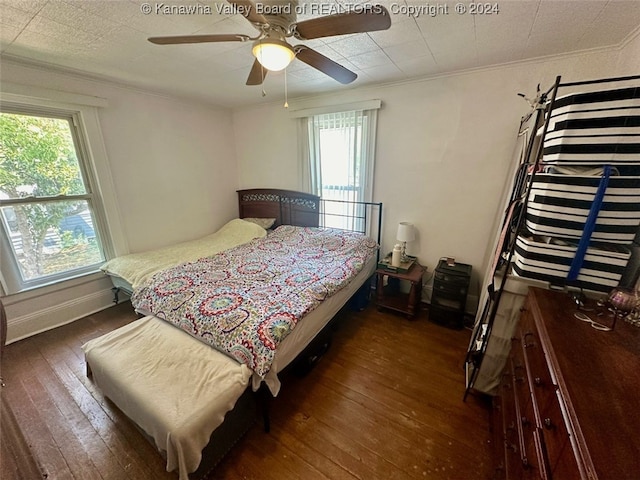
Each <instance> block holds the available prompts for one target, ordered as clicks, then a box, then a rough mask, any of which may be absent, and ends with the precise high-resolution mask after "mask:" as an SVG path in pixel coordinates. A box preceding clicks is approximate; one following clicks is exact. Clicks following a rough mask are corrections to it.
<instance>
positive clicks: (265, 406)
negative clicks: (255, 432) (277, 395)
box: [257, 383, 273, 433]
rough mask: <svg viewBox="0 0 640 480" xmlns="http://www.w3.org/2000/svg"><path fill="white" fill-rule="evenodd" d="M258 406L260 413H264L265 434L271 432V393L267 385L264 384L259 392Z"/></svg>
mask: <svg viewBox="0 0 640 480" xmlns="http://www.w3.org/2000/svg"><path fill="white" fill-rule="evenodd" d="M257 393H258V405H259V406H260V412H261V413H262V422H263V425H264V431H265V433H269V432H270V431H271V419H270V417H269V406H270V405H271V399H272V398H273V397H272V396H271V392H270V391H269V388H268V387H267V385H266V384H264V383H263V384H262V385H261V386H260V389H259V390H258V392H257Z"/></svg>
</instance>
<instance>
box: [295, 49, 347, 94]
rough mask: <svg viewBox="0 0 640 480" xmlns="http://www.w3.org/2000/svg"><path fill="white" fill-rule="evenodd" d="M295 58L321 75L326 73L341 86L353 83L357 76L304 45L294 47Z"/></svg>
mask: <svg viewBox="0 0 640 480" xmlns="http://www.w3.org/2000/svg"><path fill="white" fill-rule="evenodd" d="M294 50H295V52H296V57H297V58H298V59H300V60H302V61H303V62H304V63H306V64H307V65H309V66H311V67H313V68H315V69H317V70H320V71H321V72H322V73H326V74H327V75H329V76H330V77H331V78H333V79H334V80H337V81H338V82H340V83H342V84H345V85H346V84H347V83H351V82H353V81H354V80H355V79H356V78H358V75H356V74H355V73H353V72H352V71H351V70H349V69H348V68H344V67H343V66H342V65H340V64H338V63H336V62H334V61H333V60H331V59H330V58H328V57H325V56H324V55H322V54H321V53H318V52H316V51H315V50H312V49H311V48H309V47H305V46H304V45H296V46H295V48H294Z"/></svg>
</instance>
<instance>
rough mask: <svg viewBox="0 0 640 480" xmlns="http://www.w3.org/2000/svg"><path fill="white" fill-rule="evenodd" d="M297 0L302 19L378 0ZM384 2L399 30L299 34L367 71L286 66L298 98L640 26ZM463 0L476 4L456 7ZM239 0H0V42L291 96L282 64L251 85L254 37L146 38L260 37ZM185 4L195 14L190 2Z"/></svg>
mask: <svg viewBox="0 0 640 480" xmlns="http://www.w3.org/2000/svg"><path fill="white" fill-rule="evenodd" d="M263 1H264V0H263ZM299 2H300V3H299V5H298V10H299V11H300V12H301V13H300V14H299V15H298V21H300V20H305V19H308V18H313V17H317V16H321V15H323V14H330V13H334V12H336V11H338V9H346V8H350V7H353V6H354V5H357V4H363V3H371V2H368V1H367V2H364V1H362V0H354V1H347V0H299ZM379 3H382V4H383V5H385V6H386V7H387V8H388V9H389V10H390V12H391V21H392V25H391V28H390V29H389V30H386V31H381V32H371V33H363V34H354V35H345V36H337V37H328V38H324V39H317V40H311V41H305V42H300V41H298V40H295V39H293V40H291V39H290V41H291V43H292V44H297V43H304V44H305V45H307V46H309V47H311V48H314V49H316V50H318V51H319V52H320V53H322V54H324V55H326V56H328V57H330V58H331V59H333V60H335V61H336V62H338V63H340V64H341V65H343V66H345V67H347V68H349V69H350V70H352V71H354V72H355V73H357V74H358V79H357V80H356V81H355V82H354V83H352V84H350V85H347V86H344V85H341V84H340V83H338V82H336V81H335V80H333V79H331V78H329V77H327V76H326V75H324V74H322V73H320V72H319V71H317V70H315V69H313V68H311V67H309V66H308V65H306V64H304V63H302V62H300V61H294V62H293V63H292V64H291V66H290V67H289V68H288V69H287V75H286V76H287V85H288V92H289V97H290V98H291V97H295V96H302V95H310V94H314V93H318V92H326V91H331V90H338V89H343V90H344V89H348V88H353V87H354V86H356V87H357V86H361V85H369V84H376V83H387V82H393V81H401V80H407V79H411V78H419V77H428V76H431V75H440V74H444V73H448V72H454V71H461V70H466V69H472V68H478V67H485V66H490V65H496V64H503V63H508V62H515V61H522V60H526V59H532V58H537V57H544V56H549V55H556V54H561V53H568V52H575V51H580V50H589V49H593V48H599V47H607V46H616V45H620V44H621V43H622V42H624V41H625V40H626V39H628V38H630V36H632V35H634V34H635V33H637V31H638V28H639V26H640V1H638V0H630V1H624V0H608V1H607V0H602V1H600V0H598V1H585V0H573V1H560V0H501V1H498V2H496V3H490V4H489V5H491V6H492V8H491V9H490V10H491V13H482V12H477V13H476V14H472V13H471V12H470V9H471V4H470V2H465V1H463V2H451V1H441V2H426V1H415V0H398V1H390V0H382V1H381V2H379ZM456 4H461V5H464V6H465V9H466V11H465V12H464V13H459V12H457V11H456ZM494 5H496V6H497V7H495V8H494V7H493V6H494ZM229 6H230V5H229V4H228V3H226V2H225V1H224V0H218V1H206V0H201V1H195V0H191V1H179V0H167V1H164V2H162V1H155V0H148V1H142V0H83V1H74V0H65V1H62V0H0V52H1V53H2V55H3V57H4V58H5V59H8V60H10V59H26V60H28V61H30V62H36V63H42V64H46V65H55V66H57V67H60V68H63V69H68V70H71V71H75V72H84V73H87V74H90V75H91V76H93V77H98V78H105V79H109V80H112V81H118V82H121V83H126V84H130V85H134V86H137V87H141V88H145V89H149V90H153V91H158V92H166V93H169V94H173V95H180V96H187V97H191V98H197V99H199V100H201V101H206V102H210V103H213V104H216V105H221V106H226V107H234V106H240V105H248V104H254V103H259V102H262V101H265V100H268V101H273V100H275V99H279V98H282V97H283V92H284V80H285V78H284V77H285V75H284V73H282V72H281V73H270V74H269V75H268V77H267V79H266V81H265V83H264V90H265V91H266V92H267V96H266V97H264V96H263V88H262V87H260V86H252V87H249V86H246V85H245V81H246V79H247V75H248V73H249V70H250V68H251V65H252V63H253V60H254V58H253V56H252V54H251V45H249V44H247V43H239V42H238V43H235V42H234V43H215V44H213V43H209V44H188V45H170V46H166V45H165V46H159V45H153V44H151V43H149V42H148V41H147V38H148V37H150V36H166V35H184V34H196V33H197V34H205V33H242V34H247V35H251V36H255V34H256V30H255V29H254V28H253V27H252V25H251V24H250V23H249V22H248V21H247V20H246V19H245V18H244V17H243V16H242V15H240V14H234V12H233V11H231V9H230V8H229ZM187 7H188V8H190V9H191V13H188V12H185V11H184V10H186V9H187ZM180 8H182V11H181V10H180ZM458 8H459V7H458ZM147 9H149V10H150V12H149V13H147ZM496 9H497V10H499V11H498V12H496V11H495V10H496Z"/></svg>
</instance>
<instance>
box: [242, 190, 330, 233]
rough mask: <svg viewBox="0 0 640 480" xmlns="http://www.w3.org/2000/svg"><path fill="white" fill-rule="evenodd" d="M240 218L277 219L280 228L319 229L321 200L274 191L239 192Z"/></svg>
mask: <svg viewBox="0 0 640 480" xmlns="http://www.w3.org/2000/svg"><path fill="white" fill-rule="evenodd" d="M238 213H239V217H240V218H251V217H258V218H275V219H276V221H275V223H274V225H273V228H275V227H277V226H279V225H295V226H298V227H317V226H319V225H320V197H319V196H317V195H313V194H311V193H304V192H295V191H293V190H280V189H274V188H252V189H248V190H238Z"/></svg>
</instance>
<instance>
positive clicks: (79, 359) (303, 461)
mask: <svg viewBox="0 0 640 480" xmlns="http://www.w3.org/2000/svg"><path fill="white" fill-rule="evenodd" d="M426 316H427V313H426V312H425V311H423V312H421V314H420V316H419V318H418V319H417V320H415V321H409V320H407V319H405V318H404V317H403V316H400V315H395V314H392V313H387V312H378V311H377V309H376V308H375V307H374V306H369V307H368V308H367V309H366V310H365V311H364V312H359V313H356V312H346V313H344V314H343V315H342V316H341V318H340V321H339V324H338V327H339V328H338V329H337V330H336V331H335V332H334V335H333V343H332V346H331V348H330V349H329V351H328V352H327V353H326V354H325V356H324V357H323V358H322V360H321V361H320V362H319V363H318V364H317V365H316V367H315V368H314V369H313V370H312V371H311V372H310V373H308V374H307V375H306V376H303V377H297V376H294V375H293V374H285V375H284V378H283V388H282V390H281V392H280V395H279V396H278V397H277V398H276V399H275V400H274V401H273V402H271V432H270V433H268V434H267V433H265V432H264V431H263V429H262V425H261V423H260V422H259V421H256V423H255V424H254V426H253V427H252V428H251V429H250V430H249V432H248V433H247V434H246V435H245V436H244V437H243V438H242V439H241V440H240V441H239V442H238V443H237V444H236V446H235V447H234V448H233V449H232V450H231V452H230V453H229V454H228V455H227V456H226V457H225V459H224V460H223V461H222V462H221V463H220V464H219V465H218V466H217V467H216V469H215V470H214V471H213V472H212V473H211V474H210V476H209V477H208V478H210V479H261V480H262V479H265V480H268V479H274V480H276V479H277V480H283V479H285V480H288V479H302V480H313V479H363V480H369V479H381V480H391V479H417V478H420V479H487V478H490V476H491V472H492V469H491V465H490V464H491V445H490V431H489V415H490V411H489V408H488V405H487V404H486V402H485V401H484V400H483V399H481V398H478V397H474V396H470V397H469V398H468V399H467V401H466V402H463V401H462V396H463V393H464V374H463V370H462V363H463V360H464V355H465V351H466V347H467V343H468V341H469V336H470V332H469V331H468V330H462V331H456V330H449V329H446V328H443V327H440V326H437V325H434V324H432V323H430V322H428V321H427V319H426ZM135 318H136V316H135V314H134V313H133V311H132V308H131V305H130V304H129V303H125V304H121V305H118V306H115V307H112V308H110V309H108V310H105V311H103V312H100V313H97V314H95V315H91V316H89V317H86V318H84V319H82V320H79V321H77V322H74V323H72V324H69V325H66V326H64V327H60V328H57V329H55V330H52V331H49V332H45V333H42V334H39V335H36V336H34V337H31V338H28V339H26V340H22V341H20V342H16V343H14V344H11V345H9V346H8V347H7V348H6V351H5V352H4V357H3V359H2V376H3V377H4V379H5V382H6V386H5V387H3V388H1V389H0V395H2V404H3V416H2V419H3V424H0V429H2V430H3V434H2V441H3V443H4V444H3V445H2V449H1V450H0V452H1V454H2V459H1V460H2V461H1V463H2V471H1V472H0V473H1V474H2V476H1V478H2V479H3V480H4V479H7V480H8V479H13V478H15V479H20V478H24V479H31V478H34V474H33V473H29V472H33V470H30V469H29V467H28V464H29V463H30V462H29V460H30V459H29V458H28V457H29V455H28V452H29V450H30V452H31V453H32V457H33V461H34V462H35V463H36V465H37V467H38V468H39V470H40V471H41V472H42V476H41V477H37V476H35V478H48V479H78V480H87V479H154V480H155V479H174V480H175V479H177V474H176V473H167V472H165V464H164V461H163V460H162V457H161V456H160V455H159V454H158V453H157V452H156V450H155V448H154V447H153V446H152V445H151V444H150V443H149V442H148V441H147V440H146V439H145V438H144V436H143V435H142V434H141V433H140V432H139V431H138V430H137V429H136V428H135V427H134V426H133V425H132V423H131V422H130V421H129V420H128V419H127V418H126V417H125V416H124V415H123V414H122V413H121V412H120V411H119V410H118V409H117V407H115V406H114V405H113V404H112V403H111V402H110V401H109V400H106V399H105V398H104V397H103V396H102V394H101V393H100V391H99V390H98V389H97V388H96V387H95V386H94V384H93V383H92V382H91V380H90V379H88V378H87V376H86V372H85V362H84V357H83V353H82V350H81V348H80V347H81V345H82V344H83V343H84V342H85V341H87V340H89V339H91V338H94V337H97V336H99V335H101V334H103V333H106V332H109V331H111V330H113V329H115V328H118V327H120V326H121V325H124V324H126V323H128V322H130V321H132V320H134V319H135ZM6 405H8V406H9V407H10V412H12V413H13V418H14V419H15V422H14V423H15V424H17V431H18V433H19V436H20V437H21V438H19V439H17V440H16V439H15V435H9V434H10V433H11V431H13V430H16V428H9V426H10V425H9V423H7V421H6V418H9V416H8V415H6V412H5V410H6V409H5V406H6ZM7 437H10V438H13V440H11V441H9V440H7V439H6V438H7ZM8 442H11V444H10V445H7V443H8ZM21 446H22V447H21ZM20 452H22V453H20Z"/></svg>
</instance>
